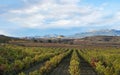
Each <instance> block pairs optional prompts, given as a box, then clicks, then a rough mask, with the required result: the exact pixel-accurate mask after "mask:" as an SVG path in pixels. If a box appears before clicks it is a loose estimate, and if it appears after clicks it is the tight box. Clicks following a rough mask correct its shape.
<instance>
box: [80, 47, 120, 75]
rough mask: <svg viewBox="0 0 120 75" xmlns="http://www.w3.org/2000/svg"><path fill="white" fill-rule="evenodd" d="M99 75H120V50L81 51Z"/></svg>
mask: <svg viewBox="0 0 120 75" xmlns="http://www.w3.org/2000/svg"><path fill="white" fill-rule="evenodd" d="M79 53H80V54H81V55H82V56H83V57H84V58H85V59H86V60H87V61H88V62H89V63H90V64H91V65H92V66H93V67H94V68H95V69H96V71H97V72H98V74H99V75H120V54H119V53H120V49H109V50H104V49H101V50H98V49H94V50H89V49H86V50H80V51H79Z"/></svg>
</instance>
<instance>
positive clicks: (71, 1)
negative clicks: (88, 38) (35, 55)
mask: <svg viewBox="0 0 120 75" xmlns="http://www.w3.org/2000/svg"><path fill="white" fill-rule="evenodd" d="M102 29H117V30H120V0H0V34H3V35H8V36H16V37H24V36H43V35H47V34H58V35H72V34H75V33H81V32H89V31H93V30H102Z"/></svg>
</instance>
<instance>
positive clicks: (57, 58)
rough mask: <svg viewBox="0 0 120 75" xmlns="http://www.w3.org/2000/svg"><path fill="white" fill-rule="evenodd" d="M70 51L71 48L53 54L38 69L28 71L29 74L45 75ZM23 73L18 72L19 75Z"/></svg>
mask: <svg viewBox="0 0 120 75" xmlns="http://www.w3.org/2000/svg"><path fill="white" fill-rule="evenodd" d="M70 53H71V50H68V51H67V52H65V53H61V54H59V55H56V56H54V57H53V58H51V59H50V60H49V61H47V62H45V64H44V66H42V67H40V69H39V70H35V71H33V72H30V73H29V75H46V74H48V73H49V72H50V71H51V70H52V69H53V68H55V67H56V66H57V65H58V64H59V63H60V62H61V61H62V59H64V58H65V57H66V56H68V55H69V54H70ZM22 74H23V73H20V74H19V75H22Z"/></svg>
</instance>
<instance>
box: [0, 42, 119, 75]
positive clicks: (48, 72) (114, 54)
mask: <svg viewBox="0 0 120 75" xmlns="http://www.w3.org/2000/svg"><path fill="white" fill-rule="evenodd" d="M0 75H120V48H115V47H107V48H104V47H103V48H102V47H101V48H100V47H80V48H71V47H70V48H68V47H66V48H63V47H23V46H17V45H10V44H5V45H0Z"/></svg>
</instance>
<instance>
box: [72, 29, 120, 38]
mask: <svg viewBox="0 0 120 75" xmlns="http://www.w3.org/2000/svg"><path fill="white" fill-rule="evenodd" d="M90 36H120V30H114V29H112V30H98V31H91V32H84V33H77V34H75V35H72V36H70V37H72V38H84V37H90Z"/></svg>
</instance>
